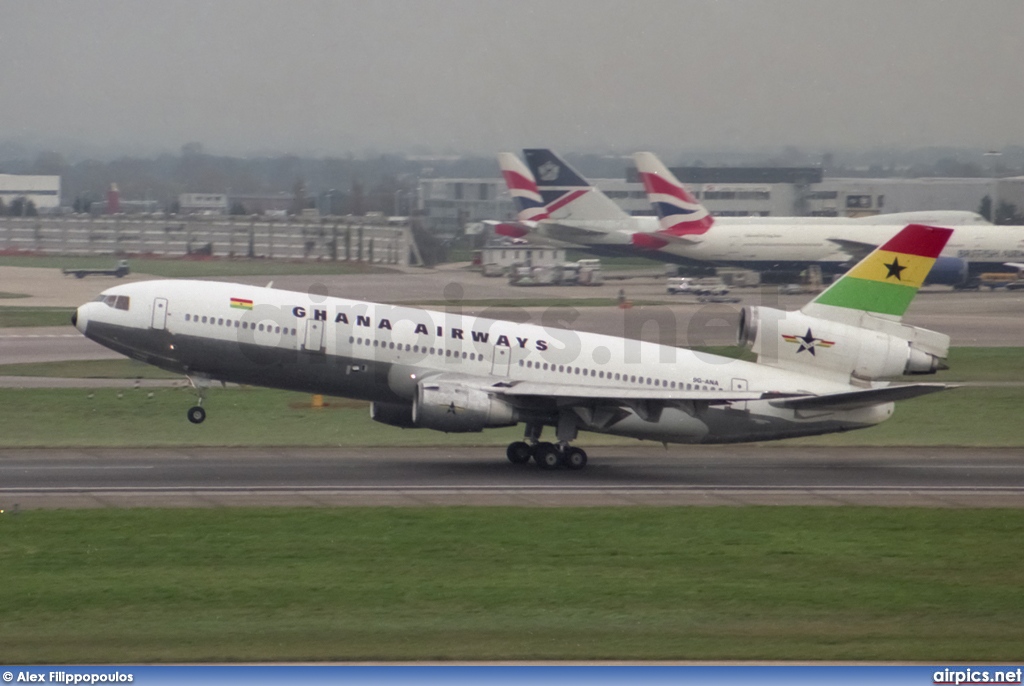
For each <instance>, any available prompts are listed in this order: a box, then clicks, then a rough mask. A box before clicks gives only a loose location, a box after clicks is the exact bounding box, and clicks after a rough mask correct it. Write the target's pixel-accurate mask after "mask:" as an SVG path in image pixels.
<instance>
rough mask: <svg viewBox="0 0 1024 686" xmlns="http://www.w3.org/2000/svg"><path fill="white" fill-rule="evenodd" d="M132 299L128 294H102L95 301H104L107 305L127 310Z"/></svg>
mask: <svg viewBox="0 0 1024 686" xmlns="http://www.w3.org/2000/svg"><path fill="white" fill-rule="evenodd" d="M130 300H131V299H130V298H129V297H128V296H127V295H101V296H99V297H98V298H96V300H95V301H94V302H102V303H103V304H104V305H106V306H107V307H113V308H114V309H115V310H127V309H128V307H129V304H130Z"/></svg>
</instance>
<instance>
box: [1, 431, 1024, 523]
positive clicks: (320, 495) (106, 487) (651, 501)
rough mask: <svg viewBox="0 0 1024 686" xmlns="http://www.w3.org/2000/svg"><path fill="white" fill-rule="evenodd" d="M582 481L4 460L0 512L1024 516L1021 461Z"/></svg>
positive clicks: (327, 466)
mask: <svg viewBox="0 0 1024 686" xmlns="http://www.w3.org/2000/svg"><path fill="white" fill-rule="evenodd" d="M589 452H590V460H591V461H590V465H589V466H588V467H587V468H586V469H584V470H582V471H578V472H574V471H568V470H564V469H562V470H558V471H553V472H549V471H544V470H541V469H539V468H538V467H536V466H534V465H533V464H529V465H518V466H517V465H512V464H510V463H508V462H507V461H506V460H505V459H504V454H503V453H504V451H503V450H502V449H500V448H494V447H491V448H457V449H455V448H452V449H444V448H374V449H369V448H363V449H360V448H336V449H332V448H326V449H309V448H281V449H271V448H254V449H247V448H186V449H148V450H145V449H143V450H140V449H119V450H112V449H62V450H51V449H34V450H24V449H4V450H0V508H3V509H5V510H7V511H8V512H11V511H12V510H14V509H32V508H97V507H223V506H250V507H253V506H254V507H274V506H306V507H324V506H354V505H359V506H366V505H375V506H438V505H484V506H519V507H556V506H635V505H654V506H674V505H727V506H742V505H875V506H886V507H890V506H918V507H1013V508H1019V507H1024V453H1022V452H1021V451H1020V450H1013V449H977V448H899V447H880V448H831V449H828V448H809V447H787V446H784V445H773V446H770V447H763V446H758V445H754V446H724V447H722V446H719V447H706V446H695V447H687V446H671V447H670V448H669V449H668V450H664V449H662V448H661V447H660V446H659V447H650V446H637V447H625V448H624V447H603V448H593V449H592V450H590V451H589Z"/></svg>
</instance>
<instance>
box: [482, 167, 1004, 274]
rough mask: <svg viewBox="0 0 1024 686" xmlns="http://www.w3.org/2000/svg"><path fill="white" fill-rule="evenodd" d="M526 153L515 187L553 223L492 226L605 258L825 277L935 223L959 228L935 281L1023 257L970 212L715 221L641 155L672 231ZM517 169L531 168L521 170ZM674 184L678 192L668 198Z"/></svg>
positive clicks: (644, 171)
mask: <svg viewBox="0 0 1024 686" xmlns="http://www.w3.org/2000/svg"><path fill="white" fill-rule="evenodd" d="M523 152H524V154H525V156H526V159H527V162H528V163H529V164H530V169H528V170H525V171H527V172H529V174H528V175H523V174H522V171H520V172H519V175H520V176H522V178H521V179H520V180H519V181H518V183H519V186H520V188H530V187H531V185H532V187H533V188H534V191H535V193H536V195H537V196H538V197H540V198H541V202H542V203H543V205H542V208H543V209H542V211H544V210H546V213H547V216H544V217H540V218H539V219H537V220H536V221H535V222H534V223H531V222H524V221H519V222H515V223H508V222H506V223H501V224H499V225H498V226H496V228H495V230H496V232H497V233H499V234H501V235H506V236H516V237H522V236H524V235H527V234H535V235H539V236H544V237H546V238H547V239H549V240H553V241H557V242H561V243H567V244H575V245H580V246H583V247H585V248H587V249H588V250H591V251H593V252H596V253H603V254H624V253H625V254H645V255H646V256H649V257H655V258H657V259H664V260H667V261H675V262H684V263H685V262H690V263H692V262H693V261H698V262H703V263H710V264H717V265H734V266H743V267H748V268H751V269H758V270H761V271H799V270H800V269H803V268H805V267H806V266H807V265H808V264H811V263H817V264H819V265H820V266H821V267H822V268H823V269H824V270H825V271H826V272H828V273H841V272H842V271H844V270H845V269H846V268H847V267H848V266H849V265H850V264H851V263H852V262H853V261H855V260H857V259H859V258H861V257H863V256H864V255H866V254H867V253H869V252H870V251H871V250H872V249H874V248H875V247H877V246H878V245H880V244H881V243H884V242H885V241H886V240H887V239H888V238H890V237H891V236H892V235H894V234H895V233H896V232H897V231H899V229H900V228H901V227H902V226H904V225H906V224H908V223H926V224H939V225H942V226H949V227H953V228H956V229H957V231H956V233H955V234H954V237H953V239H951V241H950V243H949V245H947V247H946V250H945V251H944V253H943V255H942V256H941V257H940V259H939V261H938V263H937V264H936V266H935V269H934V270H933V271H932V273H931V274H930V277H929V281H930V282H932V283H949V284H958V283H962V282H964V281H966V279H967V275H968V271H971V272H975V273H977V272H980V271H986V270H992V269H996V268H998V265H1000V264H1002V263H1004V262H1006V261H1007V260H1010V259H1020V257H1024V229H1021V228H1018V227H999V228H998V229H995V228H993V227H992V225H991V224H989V223H988V222H986V221H985V220H984V219H983V218H982V217H981V216H980V215H978V214H976V213H974V212H961V211H947V210H942V211H924V212H901V213H894V214H888V215H877V216H873V217H864V218H859V219H849V218H845V217H835V218H828V217H711V216H710V213H709V212H708V211H707V209H706V208H704V207H703V206H702V205H701V204H700V203H699V202H698V201H696V200H695V199H694V198H693V197H692V196H690V194H689V193H688V192H687V191H686V189H685V187H683V185H682V184H681V183H679V181H678V180H677V179H675V177H674V176H672V175H671V172H669V171H668V169H666V168H665V167H664V165H662V164H661V163H660V162H659V161H658V160H657V158H656V157H654V155H652V154H651V153H637V155H636V156H635V157H636V159H637V167H638V170H639V171H640V174H641V179H642V180H647V181H650V180H651V179H652V178H653V177H657V178H659V179H660V180H661V181H664V183H660V182H659V186H658V190H659V191H660V192H659V193H655V194H654V195H656V196H658V197H656V198H653V197H652V196H651V193H650V191H649V198H651V199H652V204H653V205H654V207H655V210H656V211H657V210H661V211H667V210H669V209H672V211H673V212H675V213H676V216H677V221H676V222H675V224H679V226H678V227H677V228H676V229H675V230H674V231H671V230H666V229H665V227H664V226H663V225H662V223H660V222H659V219H660V217H632V216H630V215H628V214H627V213H626V212H624V211H623V210H622V209H621V208H619V207H618V205H616V204H615V203H614V201H612V200H611V199H610V198H608V197H607V196H605V195H604V194H603V193H602V192H601V191H600V190H599V189H597V188H595V187H594V186H592V185H591V184H590V182H589V181H587V180H586V179H584V178H583V177H582V176H581V175H580V174H579V173H578V172H576V171H575V170H574V169H573V168H572V167H571V166H569V165H568V164H567V163H566V162H565V161H564V160H562V159H561V158H559V157H558V156H556V155H555V154H554V153H552V152H551V151H550V150H545V149H528V150H524V151H523ZM511 160H515V161H516V162H518V158H516V156H515V155H512V154H510V153H502V154H501V155H499V164H501V166H502V169H503V172H504V171H505V169H506V168H507V167H508V166H509V165H511V164H512V162H511ZM519 165H520V166H521V167H523V168H524V169H525V166H524V165H522V163H519ZM641 167H643V168H641ZM507 177H508V174H507V173H506V178H507ZM669 177H671V178H669ZM668 187H671V188H672V189H673V193H675V195H672V193H668V194H667V196H666V192H665V191H666V189H667V188H668ZM684 196H685V199H684ZM671 198H675V200H676V201H677V204H676V205H675V207H674V208H670V206H671ZM513 201H514V202H516V207H517V210H519V211H520V215H519V219H520V220H523V219H525V216H524V215H523V213H522V211H521V206H520V204H519V201H518V200H517V198H516V196H513ZM680 222H682V223H680ZM687 222H689V223H687ZM698 227H699V228H698ZM681 232H685V233H681Z"/></svg>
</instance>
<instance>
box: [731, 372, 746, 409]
mask: <svg viewBox="0 0 1024 686" xmlns="http://www.w3.org/2000/svg"><path fill="white" fill-rule="evenodd" d="M732 390H734V391H746V390H747V380H746V379H733V380H732ZM730 407H732V408H733V409H734V410H746V409H747V403H746V401H743V402H741V403H732V404H731V405H730Z"/></svg>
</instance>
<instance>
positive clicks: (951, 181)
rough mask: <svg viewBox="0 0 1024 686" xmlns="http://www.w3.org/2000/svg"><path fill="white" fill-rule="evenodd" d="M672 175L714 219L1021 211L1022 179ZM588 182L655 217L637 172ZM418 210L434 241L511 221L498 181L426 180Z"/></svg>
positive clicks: (803, 172) (745, 171)
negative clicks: (1005, 207)
mask: <svg viewBox="0 0 1024 686" xmlns="http://www.w3.org/2000/svg"><path fill="white" fill-rule="evenodd" d="M672 172H673V173H674V174H675V175H676V176H677V177H678V178H679V180H680V181H682V182H683V183H684V184H686V186H687V188H688V189H689V190H690V192H691V193H693V195H694V196H696V198H697V199H698V200H700V201H701V202H702V203H704V205H706V206H707V207H708V209H709V210H711V212H712V213H713V214H714V215H716V216H719V217H789V216H797V217H804V216H819V217H863V216H868V215H875V214H887V213H892V212H913V211H918V210H964V211H969V212H977V211H978V208H979V207H980V206H981V204H982V201H983V199H984V198H985V197H986V196H987V197H988V198H989V199H994V200H995V203H994V204H998V203H1012V204H1013V205H1016V207H1017V208H1018V211H1021V210H1024V177H1010V178H1001V179H991V178H920V179H904V178H881V179H868V178H840V177H834V178H833V177H825V176H823V174H822V171H821V169H820V168H818V167H677V168H673V169H672ZM591 182H592V183H593V184H594V185H595V186H597V187H598V188H600V189H601V190H602V191H604V193H605V194H607V195H608V196H609V197H610V198H611V199H613V200H614V201H615V202H617V203H618V204H619V205H620V206H621V207H622V208H623V209H624V210H625V211H626V212H628V213H629V214H632V215H634V216H640V215H649V214H652V211H651V207H650V205H649V204H648V203H647V196H646V194H645V193H644V189H643V186H642V185H641V184H640V182H639V180H638V178H637V175H636V170H635V169H634V168H632V167H630V168H629V169H628V170H627V173H626V175H625V177H624V178H622V179H591ZM419 209H420V210H421V211H422V212H423V213H424V216H425V217H426V223H427V226H428V227H429V228H430V229H432V230H433V231H436V232H438V233H458V232H460V231H461V230H462V227H464V226H465V225H466V224H467V223H471V222H479V221H483V220H485V219H498V220H509V219H514V218H515V210H514V208H513V206H512V200H511V198H510V196H509V194H508V189H507V188H506V187H505V182H504V181H503V180H502V179H500V178H493V179H424V180H422V181H420V185H419Z"/></svg>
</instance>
